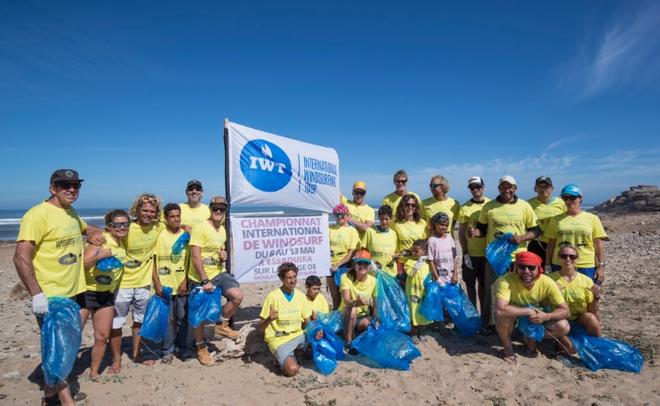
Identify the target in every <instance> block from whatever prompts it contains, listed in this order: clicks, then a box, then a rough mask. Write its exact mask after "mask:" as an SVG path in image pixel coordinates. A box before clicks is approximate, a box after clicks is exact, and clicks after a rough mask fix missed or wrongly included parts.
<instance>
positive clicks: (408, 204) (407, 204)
mask: <svg viewBox="0 0 660 406" xmlns="http://www.w3.org/2000/svg"><path fill="white" fill-rule="evenodd" d="M405 206H406V207H417V203H406V204H405Z"/></svg>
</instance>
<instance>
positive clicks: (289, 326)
mask: <svg viewBox="0 0 660 406" xmlns="http://www.w3.org/2000/svg"><path fill="white" fill-rule="evenodd" d="M277 275H278V276H279V277H280V280H281V281H282V286H281V287H279V288H277V289H275V290H273V291H272V292H270V293H269V294H268V295H267V296H266V299H265V300H264V303H263V305H262V307H261V313H260V314H259V317H260V318H261V322H260V323H259V327H258V329H259V330H260V331H263V332H264V340H265V341H266V344H267V345H268V349H269V350H270V352H271V353H272V354H273V356H274V357H275V360H276V362H277V365H278V366H279V368H280V369H281V370H282V373H283V374H284V376H287V377H292V376H295V375H296V374H297V373H298V371H299V369H300V366H299V365H298V362H297V361H296V357H295V355H294V352H295V351H296V350H299V349H303V347H304V346H305V334H304V332H303V326H304V325H305V324H306V323H308V322H309V320H310V316H311V310H310V307H309V306H307V305H306V304H305V302H306V301H307V299H306V298H305V294H304V293H302V292H301V291H299V290H298V289H296V282H297V281H298V267H297V266H296V265H295V264H293V263H291V262H285V263H283V264H281V265H280V266H279V267H278V268H277ZM322 337H323V331H322V330H321V331H319V333H318V334H317V336H316V338H317V339H320V338H322Z"/></svg>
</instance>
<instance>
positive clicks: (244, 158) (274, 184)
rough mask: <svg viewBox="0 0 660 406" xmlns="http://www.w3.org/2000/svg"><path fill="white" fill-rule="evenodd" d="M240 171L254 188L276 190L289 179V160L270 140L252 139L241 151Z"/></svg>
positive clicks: (265, 190) (268, 190)
mask: <svg viewBox="0 0 660 406" xmlns="http://www.w3.org/2000/svg"><path fill="white" fill-rule="evenodd" d="M241 172H242V173H243V176H245V179H247V181H248V182H250V184H251V185H252V186H254V187H255V188H257V189H259V190H261V191H264V192H276V191H278V190H280V189H282V188H283V187H284V186H286V185H287V184H288V183H289V181H290V180H291V161H290V160H289V157H288V156H287V155H286V153H285V152H284V151H283V150H282V148H280V147H278V146H277V145H275V144H273V143H272V142H269V141H266V140H252V141H250V142H248V143H247V144H245V146H244V147H243V150H242V151H241Z"/></svg>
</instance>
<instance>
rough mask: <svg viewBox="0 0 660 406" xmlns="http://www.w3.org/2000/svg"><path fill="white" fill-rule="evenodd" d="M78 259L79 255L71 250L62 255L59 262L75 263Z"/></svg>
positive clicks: (63, 263) (65, 263) (64, 263)
mask: <svg viewBox="0 0 660 406" xmlns="http://www.w3.org/2000/svg"><path fill="white" fill-rule="evenodd" d="M76 261H78V256H77V255H76V254H73V253H71V252H69V253H68V254H66V255H62V256H61V257H60V259H58V260H57V262H59V263H60V264H62V265H71V264H75V263H76Z"/></svg>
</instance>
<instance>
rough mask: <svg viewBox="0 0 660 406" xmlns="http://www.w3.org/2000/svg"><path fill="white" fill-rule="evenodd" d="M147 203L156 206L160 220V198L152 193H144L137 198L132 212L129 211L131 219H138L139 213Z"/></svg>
mask: <svg viewBox="0 0 660 406" xmlns="http://www.w3.org/2000/svg"><path fill="white" fill-rule="evenodd" d="M145 203H149V204H152V205H154V206H156V218H157V219H158V218H160V197H158V196H156V195H154V194H151V193H142V194H140V195H138V197H136V198H135V200H134V201H133V204H132V205H131V208H130V210H129V211H128V212H129V214H130V215H131V218H133V219H136V218H137V217H138V213H139V212H140V209H142V206H143V205H144V204H145Z"/></svg>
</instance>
